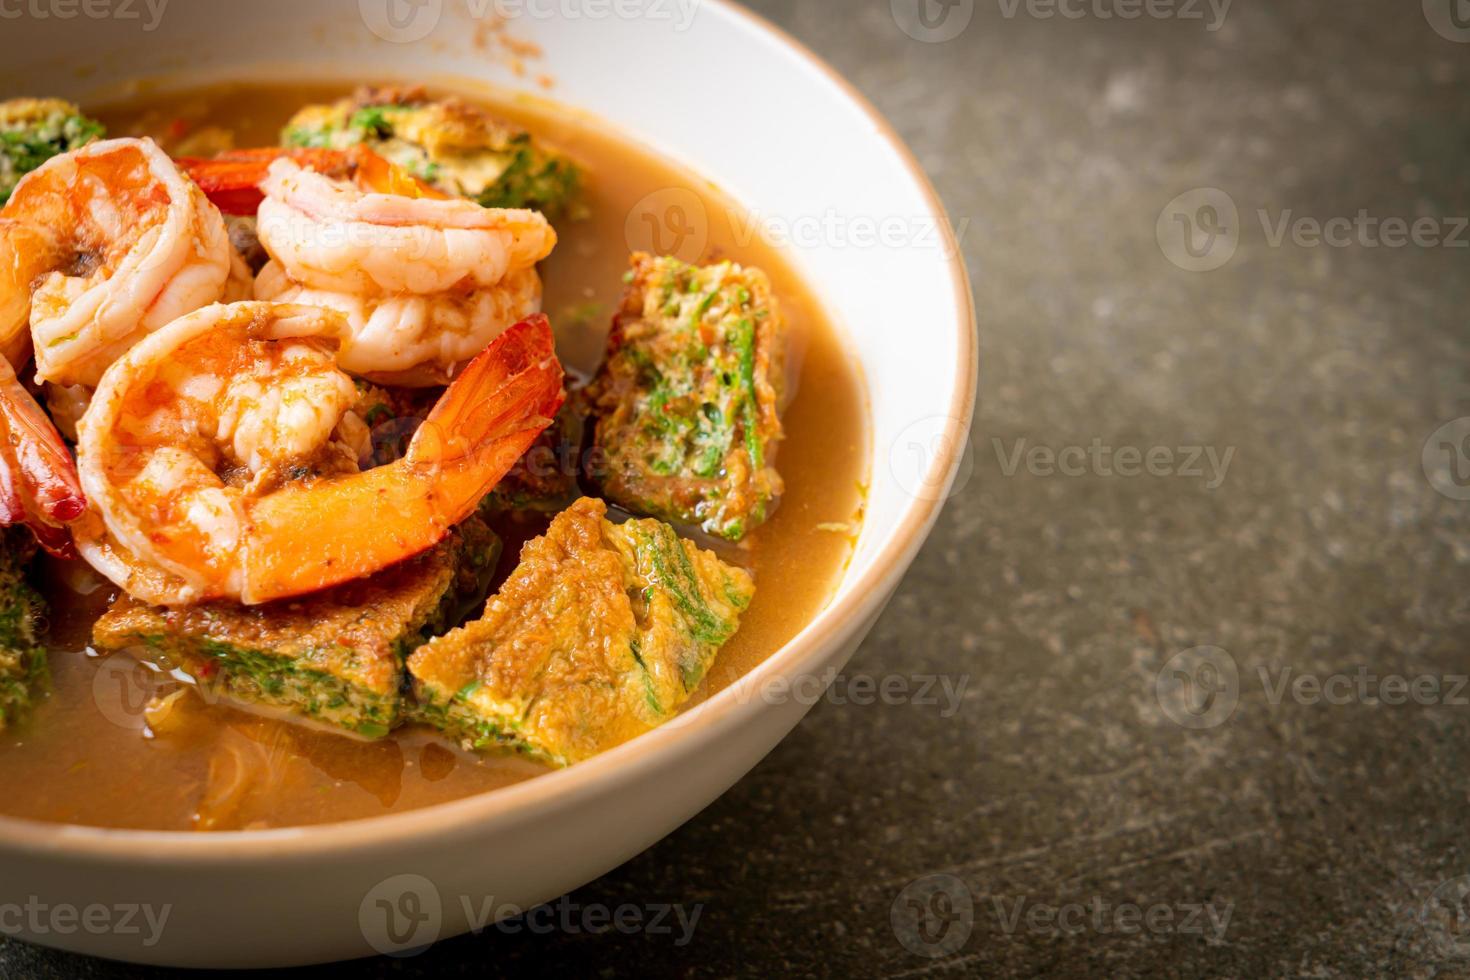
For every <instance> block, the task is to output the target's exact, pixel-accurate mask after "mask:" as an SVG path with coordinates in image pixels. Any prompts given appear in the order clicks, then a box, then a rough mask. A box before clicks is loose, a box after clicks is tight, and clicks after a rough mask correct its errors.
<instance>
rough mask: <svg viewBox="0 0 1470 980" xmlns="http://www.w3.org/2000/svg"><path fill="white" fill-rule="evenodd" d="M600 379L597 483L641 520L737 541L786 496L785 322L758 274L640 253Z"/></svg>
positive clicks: (595, 391) (596, 385)
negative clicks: (778, 457)
mask: <svg viewBox="0 0 1470 980" xmlns="http://www.w3.org/2000/svg"><path fill="white" fill-rule="evenodd" d="M627 282H628V289H627V292H626V293H625V294H624V297H623V306H622V309H621V311H620V312H619V313H618V314H617V316H616V317H615V318H614V320H613V329H612V334H611V336H610V338H609V340H608V356H607V360H606V361H605V363H604V364H603V367H602V371H601V372H600V373H599V374H598V376H597V378H596V380H595V381H594V382H593V384H592V388H591V392H590V396H591V401H592V405H593V413H594V415H596V417H597V423H596V436H595V446H596V454H595V456H594V462H595V465H596V467H597V469H598V472H596V473H594V474H593V476H594V478H595V479H597V480H598V481H599V482H600V483H601V485H602V489H603V491H604V493H605V494H606V496H607V497H608V499H610V500H612V501H614V502H615V503H617V504H619V505H621V506H623V507H624V508H626V509H628V510H631V511H634V512H636V513H640V514H648V515H650V516H653V517H658V518H661V519H663V520H667V521H672V522H675V523H681V524H698V525H699V526H700V527H702V528H703V529H704V530H705V531H707V532H709V533H710V534H715V535H718V536H720V537H722V538H727V539H729V540H731V541H739V540H740V539H741V538H743V537H744V536H745V535H746V534H748V533H749V532H750V531H751V530H753V529H754V528H755V527H756V526H757V525H759V524H761V523H762V522H763V521H765V519H766V518H767V517H769V516H770V512H771V509H772V506H773V504H774V502H775V500H776V498H777V497H779V496H780V494H781V491H782V489H783V486H782V482H781V477H780V475H779V474H778V473H777V472H776V469H775V467H774V465H773V461H774V458H775V452H776V444H777V443H778V442H779V441H780V439H781V420H780V417H779V415H778V414H777V405H778V404H779V402H780V400H781V394H782V389H783V387H784V374H785V349H786V325H785V323H784V322H783V320H782V317H781V311H780V309H779V307H778V305H777V303H776V299H775V297H774V296H772V295H771V284H770V281H769V280H768V279H767V278H766V275H765V273H763V272H761V271H760V270H759V269H754V268H742V267H741V266H738V265H736V264H734V263H733V262H722V263H719V264H718V265H710V266H703V267H698V266H691V265H686V264H684V263H683V262H681V261H679V260H678V259H676V258H672V257H665V258H654V257H653V256H650V255H647V254H644V253H638V254H635V255H634V256H633V268H632V271H631V272H630V273H629V274H628V276H627Z"/></svg>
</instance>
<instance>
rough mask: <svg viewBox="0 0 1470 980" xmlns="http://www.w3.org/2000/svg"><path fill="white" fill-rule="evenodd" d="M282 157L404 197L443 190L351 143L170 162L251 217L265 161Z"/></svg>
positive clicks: (213, 198) (220, 202) (213, 197)
mask: <svg viewBox="0 0 1470 980" xmlns="http://www.w3.org/2000/svg"><path fill="white" fill-rule="evenodd" d="M283 157H284V158H289V159H291V160H295V161H296V162H297V163H298V164H300V165H301V166H302V167H306V168H308V169H311V170H315V171H316V172H317V173H321V174H325V175H326V176H328V177H350V176H354V175H356V176H358V177H359V179H360V180H361V181H362V182H363V183H364V184H366V185H367V186H369V187H371V188H372V189H374V190H377V191H378V192H380V193H385V194H401V195H404V196H407V197H439V198H442V197H445V196H446V195H444V194H441V193H439V192H438V191H435V190H434V189H433V188H431V187H429V185H427V184H425V183H424V182H423V181H421V180H419V179H418V178H417V177H414V176H412V175H411V174H409V173H408V172H407V171H405V170H403V169H402V168H401V167H398V166H396V165H394V164H392V163H389V162H388V161H387V160H385V159H383V158H382V157H380V156H378V155H377V154H376V153H374V152H373V151H371V150H369V149H368V148H367V147H364V146H355V147H353V148H352V149H351V150H328V149H322V148H309V149H289V148H286V147H281V146H269V147H260V148H256V149H248V150H230V151H228V152H225V153H221V154H220V155H219V156H217V157H212V158H203V157H180V158H179V159H178V160H176V161H175V163H177V164H178V165H179V169H181V170H183V171H184V173H186V174H188V175H189V177H190V179H191V180H193V181H194V183H196V184H198V185H199V189H200V190H202V191H203V192H204V196H205V197H207V198H209V200H210V202H211V203H212V204H213V205H214V206H215V207H217V208H219V209H220V210H221V211H223V212H224V213H225V214H230V215H236V216H245V217H254V216H255V213H256V212H257V211H259V210H260V204H261V202H262V201H264V200H265V193H264V192H263V191H262V190H261V189H260V184H261V182H262V181H264V180H265V178H266V175H267V172H268V171H269V170H270V165H271V164H272V163H273V162H275V161H276V160H280V159H282V158H283Z"/></svg>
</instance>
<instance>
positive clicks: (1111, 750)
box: [0, 0, 1470, 978]
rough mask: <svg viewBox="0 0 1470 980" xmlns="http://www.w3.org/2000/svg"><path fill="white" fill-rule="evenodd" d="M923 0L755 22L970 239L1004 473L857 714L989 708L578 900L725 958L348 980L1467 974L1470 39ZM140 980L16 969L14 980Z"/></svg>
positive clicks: (973, 507) (521, 946)
mask: <svg viewBox="0 0 1470 980" xmlns="http://www.w3.org/2000/svg"><path fill="white" fill-rule="evenodd" d="M914 2H915V0H895V3H894V9H896V10H898V12H899V14H900V16H897V17H896V16H895V15H894V14H893V12H892V11H891V10H890V4H889V2H888V0H853V2H836V0H831V2H817V0H804V2H800V3H795V4H787V3H777V2H764V0H763V2H760V3H757V4H756V7H757V8H759V9H760V10H761V11H762V12H763V13H765V14H767V15H768V16H770V17H772V18H774V19H775V20H776V21H777V22H779V23H781V24H782V25H783V26H785V27H786V28H788V29H789V30H791V31H792V32H793V33H795V34H796V35H797V36H798V37H800V38H802V39H803V40H805V41H806V42H808V43H809V44H811V45H812V46H813V47H814V48H815V49H816V50H817V51H818V52H819V53H820V54H822V55H824V56H825V57H827V58H828V59H830V60H831V61H832V62H833V64H835V65H836V67H837V68H838V69H839V70H840V71H842V72H843V73H844V74H846V75H847V76H848V77H849V78H851V79H852V80H853V81H854V82H855V83H856V84H857V85H858V87H859V88H861V89H862V90H863V91H865V92H866V93H867V94H868V95H869V96H871V97H872V99H873V100H874V101H875V102H876V103H877V104H878V106H879V107H880V108H881V109H882V110H883V111H884V112H885V113H886V114H887V115H888V117H889V118H890V119H891V120H893V121H894V123H895V125H896V126H897V127H898V129H899V130H900V131H901V132H902V134H903V136H904V137H905V138H906V139H908V140H909V141H910V143H911V144H912V146H913V147H914V149H915V150H916V152H917V153H918V155H919V157H920V159H921V160H922V162H923V163H924V165H925V166H926V167H927V168H928V170H929V172H930V173H931V174H932V176H933V178H934V180H935V182H936V184H937V185H938V188H939V191H940V193H941V194H942V196H943V197H944V199H945V201H946V203H947V205H948V206H949V208H950V211H951V213H952V215H953V217H954V219H955V221H956V223H958V224H961V225H962V227H963V235H964V248H965V254H966V257H967V259H968V260H969V265H970V269H971V272H972V275H973V277H974V288H975V292H976V299H977V301H978V307H979V311H980V333H981V342H982V344H981V346H982V368H981V396H980V400H981V407H980V410H979V415H978V419H977V426H976V430H975V434H974V438H973V451H972V456H971V465H970V466H969V467H967V479H966V480H965V481H964V483H963V487H962V489H961V490H960V491H959V492H958V493H957V494H956V496H955V497H954V499H953V500H952V501H951V503H950V505H949V507H948V509H947V510H946V512H945V515H944V517H943V519H942V521H941V523H940V527H939V529H938V532H937V533H936V534H935V536H934V538H933V539H932V540H931V541H930V543H929V545H928V547H927V548H926V549H925V550H924V552H923V554H922V555H921V556H920V558H919V560H918V562H917V563H916V565H915V566H914V569H913V572H912V574H911V575H910V576H909V577H908V579H907V581H906V582H905V584H904V586H903V587H902V589H901V590H900V592H899V594H898V596H897V598H896V599H895V600H894V602H893V604H892V606H891V607H890V609H889V610H888V613H887V614H886V615H885V616H884V618H883V619H882V621H881V622H880V623H879V624H878V627H877V629H876V630H875V631H874V632H873V635H872V637H871V638H870V639H869V640H868V642H867V643H866V645H865V646H864V647H863V648H862V650H861V652H860V653H859V654H858V655H857V656H856V658H855V659H854V660H853V662H852V664H851V667H850V669H849V671H848V680H849V681H851V679H853V678H859V677H871V678H876V679H881V678H885V677H889V676H895V677H898V678H902V679H903V680H904V681H905V682H906V683H909V684H910V689H911V690H917V688H918V687H919V684H918V683H916V682H920V681H922V680H923V679H924V678H925V677H928V676H942V677H943V678H944V679H945V680H947V681H949V682H950V683H951V684H958V683H959V682H960V681H961V680H964V681H965V682H966V686H965V688H964V696H963V698H962V699H961V700H959V701H958V702H954V703H946V702H945V700H944V697H943V693H942V689H941V690H940V693H939V696H938V697H937V700H938V701H939V702H940V703H938V704H931V703H914V702H917V701H930V700H936V699H932V698H915V699H912V700H911V701H910V703H903V704H894V705H883V704H873V705H859V704H855V703H852V701H851V699H843V700H844V702H845V703H834V701H835V699H834V701H829V702H826V703H822V704H819V705H818V706H817V707H816V708H815V709H814V710H813V711H812V712H811V714H810V716H809V717H808V718H807V720H806V721H805V722H804V723H803V724H802V725H801V726H800V727H799V728H798V729H797V730H796V731H795V732H794V733H793V734H792V735H791V737H790V738H788V739H787V740H786V741H785V742H784V743H783V744H782V745H781V746H780V747H779V748H778V749H777V750H776V751H775V752H774V753H773V754H772V755H771V756H770V758H769V759H767V760H766V761H765V762H764V763H763V764H762V765H760V766H759V767H758V768H757V769H756V770H755V771H754V772H752V773H751V774H750V775H749V776H748V777H747V778H746V779H745V780H743V781H742V782H741V783H740V784H739V785H737V786H736V787H735V788H734V789H732V790H731V791H730V792H729V793H727V794H726V795H725V796H724V797H723V798H722V799H721V800H719V801H718V802H717V803H715V804H714V805H713V806H712V807H710V808H709V810H708V811H706V812H705V813H703V814H702V815H700V816H699V817H698V818H696V819H695V820H693V821H691V822H690V823H689V824H688V825H687V826H685V827H684V828H683V829H682V830H680V831H679V832H677V833H675V834H674V835H673V836H672V837H670V838H669V839H667V840H665V841H664V842H662V843H661V844H659V845H657V846H656V847H654V848H653V849H652V850H650V851H648V852H647V853H645V854H643V855H641V856H639V857H638V858H636V859H634V860H633V861H631V862H629V863H628V864H627V865H626V866H624V867H622V868H620V869H618V870H617V871H615V872H614V873H612V874H610V875H608V876H607V877H606V878H604V879H602V880H600V881H597V882H594V883H592V884H590V885H588V886H587V887H585V888H582V889H580V890H578V891H577V892H576V893H575V894H574V895H573V896H572V897H571V900H573V901H575V902H578V903H581V904H587V905H598V904H600V905H603V906H608V907H612V908H615V907H617V906H619V905H622V904H625V903H631V904H636V905H639V906H642V907H646V906H649V905H650V904H652V903H682V905H683V906H684V907H685V909H686V911H688V910H692V909H694V908H696V907H698V908H699V918H698V920H697V923H696V925H695V928H694V930H693V933H692V937H691V940H690V941H689V942H687V943H685V944H682V945H681V944H680V943H679V942H678V940H679V939H680V930H679V929H677V928H676V929H675V930H674V931H673V933H672V934H657V935H654V934H641V935H634V936H623V935H619V934H616V933H613V934H609V935H606V936H600V937H599V936H593V935H588V934H586V933H579V932H566V931H556V932H553V933H551V934H548V935H520V936H506V935H498V934H493V933H492V934H488V935H486V936H484V937H481V938H478V939H476V938H469V939H461V940H456V941H452V942H445V943H442V944H440V945H438V946H435V947H433V948H432V949H431V950H429V951H428V952H427V953H425V954H424V955H422V956H420V957H418V958H415V959H411V960H405V961H388V960H383V961H378V962H373V963H367V964H357V965H352V966H343V967H341V968H337V969H333V970H327V971H325V974H324V975H328V976H333V975H343V976H346V975H357V974H359V973H361V974H365V975H369V976H381V977H439V976H480V975H484V974H487V973H494V972H497V971H504V972H506V973H511V972H518V971H530V970H534V971H536V972H537V973H539V974H544V975H550V976H558V975H563V974H566V975H604V976H611V975H614V974H616V973H619V972H620V971H623V970H629V971H633V972H637V973H641V974H649V975H664V974H674V975H690V976H696V975H697V976H734V975H757V976H773V975H781V974H797V975H802V974H811V975H845V976H858V975H877V974H890V975H907V976H918V975H929V974H932V975H936V976H949V975H980V974H983V975H990V976H1028V975H1053V976H1081V975H1097V976H1122V975H1167V976H1187V977H1196V976H1198V977H1214V976H1247V975H1305V976H1331V975H1356V976H1368V975H1385V974H1400V975H1415V976H1433V975H1436V974H1438V975H1461V976H1463V975H1470V928H1467V930H1466V931H1461V930H1460V926H1461V925H1462V924H1463V925H1467V926H1470V918H1466V919H1465V921H1464V923H1462V921H1461V919H1462V917H1463V916H1465V914H1466V913H1465V910H1464V907H1463V906H1462V904H1461V901H1460V899H1461V896H1462V894H1463V893H1464V892H1465V891H1466V890H1467V889H1470V878H1462V877H1461V876H1465V875H1470V846H1467V843H1466V840H1465V838H1464V833H1465V827H1466V819H1465V813H1466V807H1467V797H1470V764H1467V763H1470V756H1467V752H1466V746H1467V745H1470V689H1467V687H1466V685H1465V681H1464V677H1463V675H1464V673H1467V672H1470V658H1467V656H1466V654H1467V653H1470V589H1467V586H1470V499H1467V498H1470V441H1467V436H1470V420H1467V417H1470V327H1467V323H1466V312H1467V310H1470V302H1467V289H1470V277H1467V276H1466V275H1465V268H1466V265H1465V263H1466V259H1467V257H1470V250H1467V245H1470V230H1467V229H1466V227H1465V224H1466V222H1465V219H1464V218H1463V217H1460V218H1457V217H1456V216H1465V215H1470V166H1467V160H1470V103H1467V100H1466V98H1465V90H1466V85H1467V83H1470V45H1467V44H1464V43H1457V41H1455V40H1453V38H1455V37H1456V36H1457V35H1460V36H1461V37H1460V39H1461V40H1465V39H1470V31H1463V32H1461V31H1457V29H1456V28H1455V27H1454V25H1453V22H1451V21H1450V19H1449V16H1448V3H1449V0H1446V2H1444V3H1439V4H1438V6H1437V7H1436V6H1435V4H1434V3H1433V2H1431V3H1430V4H1429V7H1430V8H1431V10H1430V14H1429V15H1426V14H1425V13H1424V12H1423V11H1422V10H1421V5H1420V4H1419V3H1417V2H1401V3H1377V4H1366V3H1363V4H1356V3H1340V2H1328V0H1323V2H1316V3H1308V2H1291V3H1286V2H1279V0H1271V2H1267V0H1237V2H1236V3H1234V4H1233V5H1230V6H1229V9H1228V12H1224V17H1223V20H1221V19H1220V13H1221V9H1220V4H1219V3H1218V2H1217V3H1216V4H1215V5H1214V6H1213V7H1212V6H1211V5H1210V4H1209V3H1207V2H1199V3H1195V2H1194V0H1178V2H1177V3H1165V2H1163V0H1154V2H1153V3H1151V4H1149V5H1147V6H1144V5H1143V4H1141V3H1130V2H1129V0H1071V2H1066V0H1064V2H1063V3H1062V5H1061V7H1059V8H1057V9H1065V10H1067V11H1070V12H1073V13H1080V16H1077V17H1075V18H1073V17H1067V16H1061V15H1057V16H1053V17H1046V16H1041V15H1044V14H1045V13H1046V12H1047V11H1048V10H1051V9H1053V6H1052V5H1051V4H1049V3H1046V2H1038V0H1014V2H1013V0H974V2H971V0H957V2H956V3H955V4H954V5H953V6H952V7H951V8H949V16H950V17H951V18H955V19H952V20H950V21H938V22H937V23H938V24H939V26H938V27H937V28H936V30H939V31H942V32H945V33H951V32H952V31H953V29H957V28H959V27H960V26H961V25H962V22H963V21H964V18H965V17H966V16H970V13H969V12H970V11H971V10H973V15H972V18H971V20H970V21H969V22H968V24H967V25H965V26H963V30H960V31H959V33H958V36H957V37H955V38H953V39H952V40H949V41H947V42H944V43H926V42H922V41H918V40H914V39H912V38H911V37H910V36H908V35H907V34H906V33H905V32H904V31H903V30H901V29H900V26H899V24H900V23H907V24H909V25H910V26H912V25H913V23H914V22H913V20H912V18H911V16H909V15H911V13H912V10H913V4H914ZM924 2H931V3H934V6H933V7H932V8H931V13H935V14H937V13H938V12H940V11H941V9H942V8H941V7H940V6H939V3H938V0H924ZM905 4H907V5H908V6H907V7H905ZM1133 10H1141V11H1143V12H1144V13H1143V16H1141V17H1139V18H1138V19H1124V18H1123V17H1122V16H1114V17H1105V16H1103V15H1105V14H1111V13H1118V14H1122V13H1127V12H1130V11H1133ZM1150 10H1152V11H1153V12H1154V15H1150V14H1149V13H1148V11H1150ZM905 11H907V12H908V14H905ZM1167 11H1172V12H1173V15H1172V16H1157V15H1159V14H1162V13H1165V12H1167ZM1195 13H1198V15H1199V16H1198V18H1196V17H1194V16H1190V15H1193V14H1195ZM931 23H936V22H935V21H931ZM1434 25H1438V30H1436V28H1435V26H1434ZM917 33H922V32H917ZM730 83H731V84H738V80H731V82H730ZM824 165H830V164H824ZM1202 188H1213V190H1209V191H1201V190H1199V189H1202ZM1192 191H1193V192H1194V193H1192V194H1188V196H1185V197H1183V198H1182V199H1180V200H1179V201H1178V202H1177V203H1176V202H1175V199H1176V198H1177V197H1178V196H1179V195H1185V194H1187V192H1192ZM1232 209H1233V211H1234V213H1233V214H1232V213H1231V212H1232ZM1332 219H1338V220H1335V221H1334V220H1332ZM1388 219H1403V220H1402V222H1399V221H1394V220H1388ZM1416 220H1417V221H1418V224H1412V223H1413V222H1415V221H1416ZM1186 228H1191V229H1192V230H1193V232H1194V236H1193V242H1192V245H1191V248H1190V249H1189V250H1186V249H1185V248H1184V238H1183V234H1184V231H1185V230H1186ZM1314 229H1315V230H1314ZM1227 258H1228V262H1225V263H1224V264H1223V267H1220V268H1217V269H1215V270H1213V271H1187V270H1186V269H1185V268H1181V266H1194V267H1201V266H1207V265H1217V264H1219V263H1221V262H1222V261H1224V260H1225V259H1227ZM1456 419H1460V420H1462V421H1461V422H1460V423H1459V424H1458V427H1457V426H1450V427H1449V428H1446V429H1444V430H1442V431H1440V432H1438V433H1437V434H1436V430H1437V429H1439V427H1440V426H1441V425H1443V424H1444V423H1451V422H1453V421H1454V420H1456ZM1432 435H1433V436H1434V437H1433V438H1431V436H1432ZM1196 448H1198V450H1199V453H1198V455H1199V458H1198V460H1196V459H1194V458H1193V457H1194V456H1195V455H1196V451H1195V450H1196ZM1151 451H1152V453H1151ZM1166 451H1167V452H1166ZM1048 453H1050V454H1052V455H1054V456H1055V458H1054V459H1050V458H1049V456H1048ZM1135 470H1138V471H1140V472H1138V474H1137V475H1126V474H1129V473H1133V472H1134V471H1135ZM1069 474H1071V475H1069ZM839 690H849V691H851V690H854V688H852V687H851V685H850V684H849V685H848V686H846V687H839ZM1393 702H1403V703H1397V704H1395V703H1393ZM951 709H952V710H951ZM944 876H952V877H944ZM911 882H917V884H915V885H912V886H910V883H911ZM906 889H907V890H906ZM920 911H922V912H923V913H924V917H923V918H922V919H920V918H919V912H920ZM222 926H223V927H226V928H227V927H228V925H227V924H222ZM951 949H952V950H953V951H952V952H948V951H949V950H951ZM946 953H947V955H932V954H946ZM923 954H930V955H923ZM145 973H146V971H142V970H135V969H132V968H128V967H121V966H113V965H108V964H100V963H96V962H89V961H84V960H79V959H74V958H69V957H63V956H60V955H56V954H52V953H47V952H44V951H40V950H36V949H32V948H29V947H23V946H19V945H16V944H14V943H10V944H7V945H3V946H0V974H3V975H4V976H5V977H7V978H9V977H56V978H61V977H67V978H70V977H99V978H101V977H109V978H110V977H135V976H143V975H145Z"/></svg>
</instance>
